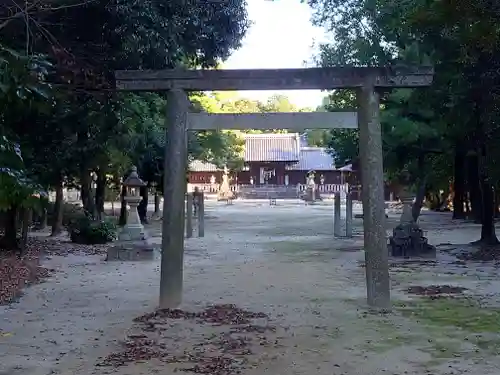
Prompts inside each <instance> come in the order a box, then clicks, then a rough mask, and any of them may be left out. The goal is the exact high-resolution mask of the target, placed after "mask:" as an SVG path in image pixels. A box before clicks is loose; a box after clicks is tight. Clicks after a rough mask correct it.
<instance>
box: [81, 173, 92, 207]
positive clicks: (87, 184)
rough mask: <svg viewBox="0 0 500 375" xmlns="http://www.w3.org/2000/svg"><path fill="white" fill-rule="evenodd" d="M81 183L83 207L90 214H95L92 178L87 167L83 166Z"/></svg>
mask: <svg viewBox="0 0 500 375" xmlns="http://www.w3.org/2000/svg"><path fill="white" fill-rule="evenodd" d="M80 183H81V185H82V187H81V192H80V195H81V198H82V205H83V209H84V210H85V211H87V212H88V213H89V214H90V215H93V214H94V202H93V199H92V178H91V176H90V173H89V170H88V169H87V168H83V170H82V172H81V174H80Z"/></svg>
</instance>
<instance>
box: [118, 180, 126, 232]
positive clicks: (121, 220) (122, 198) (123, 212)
mask: <svg viewBox="0 0 500 375" xmlns="http://www.w3.org/2000/svg"><path fill="white" fill-rule="evenodd" d="M126 195H127V188H126V187H125V186H123V185H122V190H121V194H120V202H121V206H120V218H119V219H118V225H120V226H124V225H125V224H127V202H126V201H125V196H126Z"/></svg>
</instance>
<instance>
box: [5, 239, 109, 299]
mask: <svg viewBox="0 0 500 375" xmlns="http://www.w3.org/2000/svg"><path fill="white" fill-rule="evenodd" d="M106 248H107V247H106V245H79V244H73V243H71V242H69V241H68V240H66V239H62V240H59V239H57V240H56V239H45V238H29V239H28V243H27V246H26V251H25V252H24V253H23V254H22V255H20V254H19V253H17V252H13V251H2V250H1V249H0V305H4V304H8V303H10V302H13V301H15V300H16V299H17V298H19V297H20V296H21V295H22V291H23V289H24V288H25V287H27V286H29V285H32V284H37V283H40V282H43V280H44V279H46V278H47V277H49V276H50V274H51V273H52V272H53V271H54V270H49V269H47V268H45V267H42V266H40V259H41V258H42V257H43V256H46V255H49V256H67V255H68V254H77V255H101V254H105V253H106Z"/></svg>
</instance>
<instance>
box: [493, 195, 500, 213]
mask: <svg viewBox="0 0 500 375" xmlns="http://www.w3.org/2000/svg"><path fill="white" fill-rule="evenodd" d="M499 208H500V189H498V188H495V206H494V212H495V219H498V218H499V217H500V209H499Z"/></svg>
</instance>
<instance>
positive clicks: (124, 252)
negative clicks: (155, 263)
mask: <svg viewBox="0 0 500 375" xmlns="http://www.w3.org/2000/svg"><path fill="white" fill-rule="evenodd" d="M134 173H135V175H134ZM133 179H135V180H133ZM130 180H133V182H132V183H131V182H130ZM141 183H142V184H144V182H143V181H142V180H140V179H139V178H138V176H137V173H136V170H134V169H132V173H131V174H130V176H129V178H127V180H126V181H125V182H124V185H125V186H127V187H137V186H141V185H140V184H141ZM141 200H142V197H141V196H138V195H137V194H136V193H135V190H134V193H133V194H131V193H130V192H127V196H126V197H125V202H126V203H127V204H128V205H129V206H130V209H129V210H127V224H126V225H125V226H124V227H123V228H122V230H121V231H120V233H119V234H118V241H117V242H116V244H115V246H113V247H110V248H109V249H108V253H107V258H106V260H108V261H111V260H121V261H124V260H129V261H135V260H153V259H154V258H155V252H154V246H153V245H152V244H151V243H149V241H148V236H147V233H146V231H145V229H144V226H143V225H142V223H141V220H140V218H139V213H138V211H137V206H139V203H140V202H141Z"/></svg>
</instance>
